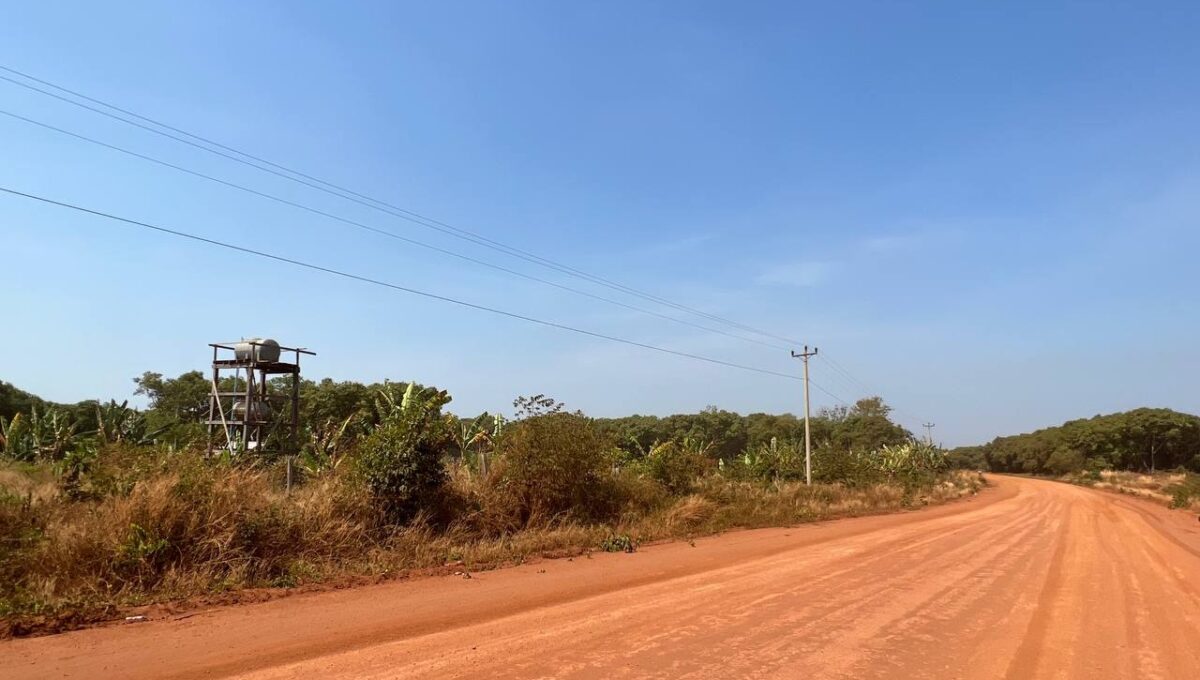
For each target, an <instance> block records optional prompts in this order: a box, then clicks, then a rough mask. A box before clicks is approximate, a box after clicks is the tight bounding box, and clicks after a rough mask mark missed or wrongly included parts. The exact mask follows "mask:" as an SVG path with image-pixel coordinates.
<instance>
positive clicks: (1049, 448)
mask: <svg viewBox="0 0 1200 680" xmlns="http://www.w3.org/2000/svg"><path fill="white" fill-rule="evenodd" d="M950 459H951V462H952V463H953V464H954V465H955V466H957V467H963V468H977V469H986V470H991V471H993V472H1019V473H1025V474H1036V475H1055V476H1057V475H1067V474H1073V473H1079V472H1096V473H1098V472H1101V471H1103V470H1119V471H1129V472H1143V473H1154V472H1157V471H1169V470H1176V469H1180V470H1189V471H1191V472H1200V416H1194V415H1191V414H1188V413H1180V412H1178V411H1172V410H1170V409H1165V408H1139V409H1134V410H1132V411H1126V412H1124V413H1114V414H1111V415H1104V416H1096V417H1094V418H1087V419H1081V420H1072V421H1069V422H1066V423H1063V424H1062V425H1059V426H1057V427H1048V428H1045V429H1042V430H1038V431H1036V432H1031V433H1028V434H1019V435H1013V436H1010V437H998V438H996V439H994V440H992V441H991V442H990V443H988V444H984V445H983V446H966V447H961V448H958V449H954V450H953V451H951V452H950Z"/></svg>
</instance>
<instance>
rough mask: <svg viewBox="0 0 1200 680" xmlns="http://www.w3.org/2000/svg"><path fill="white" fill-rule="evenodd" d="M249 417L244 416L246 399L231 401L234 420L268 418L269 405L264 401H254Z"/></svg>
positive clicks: (269, 413) (269, 412) (269, 416)
mask: <svg viewBox="0 0 1200 680" xmlns="http://www.w3.org/2000/svg"><path fill="white" fill-rule="evenodd" d="M249 415H250V417H249V418H247V417H246V401H245V400H244V399H239V400H237V401H235V402H234V403H233V419H234V420H270V419H271V405H270V404H268V403H267V402H265V401H256V402H254V405H253V406H251V408H250V414H249Z"/></svg>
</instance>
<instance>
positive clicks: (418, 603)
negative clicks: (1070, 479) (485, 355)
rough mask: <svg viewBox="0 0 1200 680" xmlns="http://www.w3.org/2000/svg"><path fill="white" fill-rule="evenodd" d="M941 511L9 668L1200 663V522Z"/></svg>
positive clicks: (769, 673)
mask: <svg viewBox="0 0 1200 680" xmlns="http://www.w3.org/2000/svg"><path fill="white" fill-rule="evenodd" d="M993 481H994V482H995V483H996V487H995V488H993V489H989V490H988V491H985V492H984V493H983V494H981V495H980V496H978V497H977V498H974V499H972V500H970V501H965V502H960V503H955V504H952V505H948V506H943V507H938V508H933V509H929V510H923V511H920V512H913V513H905V514H900V515H889V516H881V517H867V518H859V519H850V520H841V521H836V522H828V523H823V524H819V525H809V526H802V527H796V528H792V529H770V530H761V531H747V532H738V533H732V534H728V535H725V536H722V537H717V538H711V539H705V540H700V541H697V542H696V546H695V547H691V546H689V545H688V544H687V543H686V542H684V543H672V544H665V545H656V546H650V547H648V548H645V549H644V550H643V551H641V552H638V553H636V554H633V555H601V556H597V557H596V558H595V559H583V558H576V559H575V560H573V561H566V560H556V561H545V562H540V563H536V564H531V565H526V566H522V567H518V568H513V569H506V570H502V571H496V572H489V573H482V574H477V575H475V577H474V578H471V579H463V578H461V577H438V578H431V579H424V580H416V581H409V582H398V583H390V584H385V585H380V586H371V587H366V588H359V589H355V590H348V591H338V592H327V593H316V594H311V595H300V596H296V597H292V598H286V599H283V600H277V601H274V602H269V603H264V604H258V605H247V606H241V607H228V608H221V609H216V610H212V611H208V612H202V613H199V614H197V615H195V616H191V617H189V618H186V619H181V620H163V621H151V622H148V623H143V624H135V625H120V626H110V627H104V628H96V629H92V630H85V631H79V632H75V633H69V634H65V635H58V636H52V637H44V638H34V639H26V640H13V641H8V642H4V643H0V678H12V679H14V680H15V679H17V678H63V677H66V678H211V677H231V676H232V677H243V678H255V679H265V678H314V677H319V678H460V677H462V678H466V677H472V678H487V679H488V680H496V679H500V678H541V677H556V678H599V677H603V678H621V677H624V678H646V677H656V678H731V677H755V678H906V679H907V678H939V679H941V678H1014V679H1025V678H1105V679H1110V678H1139V679H1152V678H1172V679H1176V678H1177V679H1186V678H1200V523H1198V522H1197V521H1196V518H1195V517H1194V516H1192V515H1189V514H1187V513H1183V512H1177V511H1169V510H1167V509H1165V508H1160V507H1158V506H1154V505H1151V504H1149V503H1147V502H1145V501H1139V500H1135V499H1130V498H1125V497H1121V496H1116V495H1110V494H1104V493H1101V492H1096V491H1091V490H1087V489H1082V488H1078V487H1072V486H1067V485H1064V484H1057V483H1054V482H1046V481H1037V480H1028V479H1019V478H1009V477H1000V478H995V479H994V480H993Z"/></svg>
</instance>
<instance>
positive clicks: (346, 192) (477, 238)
mask: <svg viewBox="0 0 1200 680" xmlns="http://www.w3.org/2000/svg"><path fill="white" fill-rule="evenodd" d="M0 70H4V71H7V72H9V73H12V74H15V75H18V76H20V77H22V78H25V79H27V80H32V81H34V82H37V83H40V84H42V85H46V86H48V87H51V88H54V89H55V90H58V91H60V92H65V93H68V94H70V95H72V96H74V97H78V98H80V99H84V100H86V101H90V102H93V103H95V104H99V105H100V106H103V107H105V108H108V109H111V110H112V111H118V112H120V113H123V114H125V115H128V116H133V117H135V118H137V119H139V120H143V121H146V122H147V123H150V124H152V125H155V126H158V127H160V128H164V129H165V130H172V131H174V132H178V133H180V134H181V135H185V136H186V137H187V138H190V139H187V138H184V137H181V136H178V135H175V134H171V133H170V132H164V131H163V130H160V129H157V128H155V127H151V126H150V125H144V124H142V123H138V122H137V121H135V120H129V119H128V118H123V117H122V116H118V115H116V114H113V113H111V112H109V111H104V110H101V109H98V108H96V107H93V106H89V105H87V104H84V103H82V102H79V101H75V100H73V99H70V98H67V97H63V96H61V95H57V94H54V93H53V92H48V91H46V90H43V89H41V88H38V87H35V86H33V85H30V84H28V83H24V82H21V81H19V80H16V79H13V78H9V77H7V76H0V80H5V81H7V82H9V83H12V84H14V85H17V86H19V87H23V88H25V89H28V90H31V91H33V92H38V93H40V94H42V95H45V96H48V97H52V98H54V99H58V100H60V101H63V102H66V103H68V104H71V105H73V106H77V107H80V108H83V109H86V110H88V111H92V112H94V113H97V114H100V115H103V116H106V117H108V118H112V119H114V120H118V121H121V122H123V123H126V124H127V125H132V126H134V127H137V128H140V129H143V130H146V131H148V132H152V133H154V134H157V135H160V136H163V137H167V138H169V139H173V140H175V141H178V142H181V143H183V144H187V145H189V146H192V147H195V148H197V149H201V150H203V151H207V152H209V153H212V154H215V155H217V156H221V157H222V158H226V159H228V160H232V161H234V162H237V163H241V164H243V165H247V166H249V167H252V168H256V169H258V170H260V171H262V172H267V173H270V174H272V175H276V176H278V177H282V178H284V179H287V180H289V181H292V182H296V183H299V184H303V185H305V186H308V187H311V188H313V189H317V190H319V191H323V192H325V193H328V194H330V195H333V196H337V197H339V198H342V199H343V200H347V201H351V202H354V203H358V204H360V205H363V206H366V207H369V208H372V209H374V210H379V211H381V212H384V213H387V214H390V215H393V216H395V217H399V218H401V219H404V220H408V221H410V222H413V223H415V224H419V225H421V226H424V227H426V228H429V229H434V230H436V231H440V232H442V233H445V234H448V235H451V236H454V237H455V238H460V239H463V240H466V241H469V242H471V243H475V244H476V245H481V246H483V247H487V248H491V249H493V250H500V251H501V252H504V253H505V254H508V255H510V256H512V257H517V258H519V259H523V260H526V261H528V262H532V263H535V264H538V265H540V266H543V267H547V268H550V269H553V270H555V271H558V272H560V273H563V274H567V275H568V276H573V277H576V278H582V279H584V280H587V281H590V282H592V283H595V284H597V285H601V286H604V287H607V288H611V289H614V290H618V291H621V292H623V293H625V294H627V295H633V296H636V297H639V298H642V299H645V300H648V301H652V302H656V303H658V304H661V305H665V306H668V307H672V308H674V309H677V310H679V311H683V312H687V313H689V314H693V315H697V316H701V317H704V318H706V319H709V320H711V321H714V322H717V323H721V324H724V325H727V326H730V327H733V328H738V329H740V330H742V331H745V332H750V333H754V334H756V335H759V336H762V337H767V338H772V339H774V340H778V341H782V342H786V343H789V344H799V342H798V341H796V340H794V339H791V338H786V337H783V336H780V335H776V334H773V333H770V332H767V331H763V330H760V329H757V328H754V327H752V326H747V325H745V324H742V323H739V322H736V321H731V320H729V319H726V318H723V317H720V316H717V315H715V314H710V313H708V312H704V311H702V310H699V309H695V308H693V307H689V306H687V305H682V304H680V303H676V302H672V301H671V300H668V299H666V298H662V297H659V296H657V295H653V294H651V293H646V292H644V291H640V290H638V289H636V288H632V287H629V286H626V285H624V284H621V283H617V282H615V281H612V280H609V279H606V278H603V277H599V276H596V275H593V274H589V273H587V272H584V271H582V270H579V269H576V268H574V267H571V266H569V265H565V264H561V263H559V262H555V261H553V260H550V259H548V258H544V257H541V256H539V255H536V254H533V253H530V252H528V251H525V250H521V249H519V248H515V247H513V246H509V245H507V244H504V243H502V242H500V241H496V240H493V239H490V238H488V237H486V236H482V235H480V234H477V233H475V232H472V231H469V230H466V229H462V228H459V227H455V226H453V225H450V224H446V223H445V222H440V221H438V220H435V219H433V218H429V217H425V216H424V215H421V214H419V213H416V212H413V211H411V210H407V209H405V208H401V207H399V206H396V205H393V204H391V203H388V202H386V201H382V200H380V199H376V198H373V197H371V196H368V195H366V194H362V193H358V192H355V191H352V190H350V189H347V188H345V187H342V186H339V185H337V184H334V183H332V182H328V181H326V180H322V179H318V178H316V177H313V176H311V175H307V174H305V173H302V172H300V171H298V170H294V169H291V168H288V167H287V166H284V165H281V164H278V163H274V162H272V161H268V160H266V159H262V158H259V157H257V156H254V155H252V154H249V153H246V152H244V151H241V150H238V149H236V148H234V147H231V146H226V145H224V144H220V143H219V142H215V141H213V140H210V139H208V138H205V137H202V136H200V135H196V134H194V133H191V132H186V131H184V130H181V129H180V128H177V127H173V126H170V125H167V124H166V123H162V122H160V121H157V120H155V119H153V118H150V117H147V116H143V115H141V114H137V113H134V112H132V111H129V110H127V109H123V108H121V107H118V106H116V105H113V104H110V103H108V102H105V101H102V100H100V99H96V98H93V97H89V96H87V95H84V94H82V93H79V92H76V91H74V90H71V89H68V88H66V87H63V86H61V85H57V84H54V83H52V82H50V81H47V80H43V79H41V78H37V77H35V76H32V75H29V74H27V73H24V72H22V71H18V70H17V69H13V68H10V67H7V66H3V65H0ZM191 140H198V141H199V142H203V144H201V143H198V142H197V141H191ZM205 144H208V145H211V146H205ZM212 146H215V147H218V148H217V149H214V148H211V147H212ZM219 149H225V150H228V151H231V152H232V153H233V154H237V156H234V155H231V154H230V153H225V152H224V151H221V150H219ZM238 156H242V158H239V157H238ZM246 159H252V160H246ZM263 164H265V165H266V166H269V167H264V165H263ZM273 168H278V170H276V169H273ZM310 180H311V181H310Z"/></svg>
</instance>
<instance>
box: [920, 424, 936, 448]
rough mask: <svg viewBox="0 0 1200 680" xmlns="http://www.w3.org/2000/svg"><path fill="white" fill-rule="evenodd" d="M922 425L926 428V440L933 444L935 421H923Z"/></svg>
mask: <svg viewBox="0 0 1200 680" xmlns="http://www.w3.org/2000/svg"><path fill="white" fill-rule="evenodd" d="M921 426H922V427H924V428H925V441H927V442H929V445H930V446H933V426H934V423H921Z"/></svg>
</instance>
